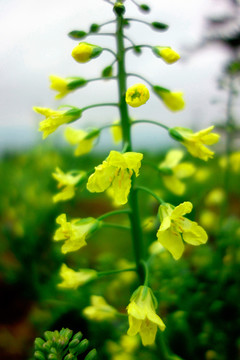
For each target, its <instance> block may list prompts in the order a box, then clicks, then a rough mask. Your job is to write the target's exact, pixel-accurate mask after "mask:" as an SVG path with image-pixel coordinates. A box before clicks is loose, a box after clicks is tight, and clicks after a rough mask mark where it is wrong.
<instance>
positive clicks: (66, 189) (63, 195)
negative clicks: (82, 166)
mask: <svg viewBox="0 0 240 360" xmlns="http://www.w3.org/2000/svg"><path fill="white" fill-rule="evenodd" d="M52 176H53V178H54V179H55V180H57V182H58V185H57V187H58V188H59V189H61V191H60V192H59V193H58V194H56V195H54V197H53V202H58V201H65V200H69V199H72V198H73V197H74V195H75V191H76V189H75V186H76V185H77V184H78V185H80V184H81V183H82V182H83V181H84V180H85V179H86V172H85V171H75V172H74V171H70V172H67V173H64V172H63V171H62V170H61V169H59V168H58V167H57V168H56V172H55V173H53V174H52Z"/></svg>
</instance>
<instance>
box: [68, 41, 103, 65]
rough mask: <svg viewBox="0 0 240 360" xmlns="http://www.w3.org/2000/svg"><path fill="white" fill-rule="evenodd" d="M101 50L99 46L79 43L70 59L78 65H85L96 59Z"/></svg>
mask: <svg viewBox="0 0 240 360" xmlns="http://www.w3.org/2000/svg"><path fill="white" fill-rule="evenodd" d="M102 51H103V49H102V48H101V47H100V46H97V45H93V44H89V43H86V42H80V43H79V44H78V45H77V46H76V47H75V48H74V49H73V51H72V57H73V58H74V60H76V61H77V62H79V63H85V62H88V61H89V60H91V59H93V58H96V57H97V56H99V55H100V54H101V53H102Z"/></svg>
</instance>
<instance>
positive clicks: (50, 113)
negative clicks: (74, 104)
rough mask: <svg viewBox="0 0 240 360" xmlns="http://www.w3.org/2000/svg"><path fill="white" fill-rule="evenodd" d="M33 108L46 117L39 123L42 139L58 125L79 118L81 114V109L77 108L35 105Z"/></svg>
mask: <svg viewBox="0 0 240 360" xmlns="http://www.w3.org/2000/svg"><path fill="white" fill-rule="evenodd" d="M33 110H34V111H35V112H37V113H39V114H42V115H44V116H45V117H46V119H45V120H43V121H41V122H40V124H39V131H43V139H46V137H48V136H49V135H50V134H52V133H53V132H54V131H55V130H56V129H57V128H58V127H59V126H60V125H63V124H67V123H70V122H72V121H75V120H77V119H79V118H80V117H81V114H82V110H81V109H78V108H72V109H70V110H67V111H60V110H51V109H48V108H41V107H36V106H35V107H33Z"/></svg>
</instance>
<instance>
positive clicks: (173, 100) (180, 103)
mask: <svg viewBox="0 0 240 360" xmlns="http://www.w3.org/2000/svg"><path fill="white" fill-rule="evenodd" d="M153 91H154V92H155V93H156V94H157V95H158V96H159V97H160V98H161V100H162V101H163V103H164V104H165V105H166V106H167V108H168V109H169V110H171V111H180V110H182V109H184V107H185V102H184V100H183V93H182V92H180V91H179V92H171V91H169V90H167V89H164V88H162V87H160V86H157V85H155V86H153Z"/></svg>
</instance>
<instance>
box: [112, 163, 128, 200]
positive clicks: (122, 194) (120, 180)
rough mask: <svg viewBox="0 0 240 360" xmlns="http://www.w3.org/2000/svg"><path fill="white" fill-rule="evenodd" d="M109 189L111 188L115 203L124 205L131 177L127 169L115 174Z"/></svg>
mask: <svg viewBox="0 0 240 360" xmlns="http://www.w3.org/2000/svg"><path fill="white" fill-rule="evenodd" d="M111 189H112V190H113V198H114V202H115V203H116V205H124V204H126V203H127V201H128V194H129V192H130V189H131V178H130V175H129V173H128V171H127V170H121V171H120V172H119V174H118V175H117V176H115V178H114V180H113V182H112V186H111Z"/></svg>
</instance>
